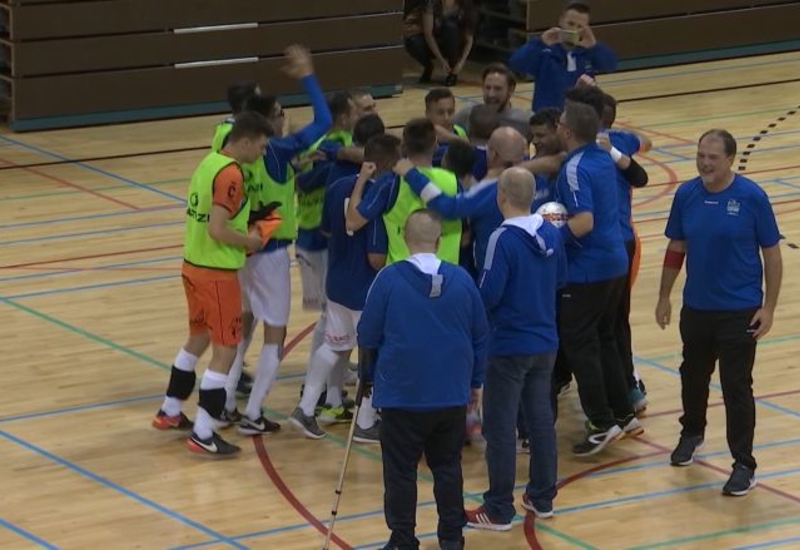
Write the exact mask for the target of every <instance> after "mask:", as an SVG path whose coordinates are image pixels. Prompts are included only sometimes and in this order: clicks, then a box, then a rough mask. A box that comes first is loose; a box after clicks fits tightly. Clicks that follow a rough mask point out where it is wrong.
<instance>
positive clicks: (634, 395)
mask: <svg viewBox="0 0 800 550" xmlns="http://www.w3.org/2000/svg"><path fill="white" fill-rule="evenodd" d="M628 399H629V400H630V402H631V407H633V412H635V413H636V416H639V415H640V414H642V413H644V412H645V411H646V410H647V397H645V395H644V393H643V392H642V390H640V389H639V387H638V386H637V387H635V388H631V389H630V390H629V391H628Z"/></svg>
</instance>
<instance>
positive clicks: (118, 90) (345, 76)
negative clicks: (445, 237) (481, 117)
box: [13, 47, 405, 119]
mask: <svg viewBox="0 0 800 550" xmlns="http://www.w3.org/2000/svg"><path fill="white" fill-rule="evenodd" d="M404 55H405V53H404V51H403V49H402V47H392V48H379V49H364V50H355V51H350V52H337V53H326V54H319V55H315V56H314V65H315V68H316V71H317V75H318V77H319V79H320V82H321V84H322V86H323V89H326V90H334V89H341V88H351V87H356V86H389V85H394V84H397V82H398V70H397V69H398V67H401V66H402V64H403V60H404ZM282 64H283V60H281V59H279V58H273V59H264V60H261V61H259V62H257V63H252V64H246V65H218V66H211V67H193V68H187V69H176V68H173V67H163V68H154V69H143V70H127V71H113V72H112V71H108V72H97V73H84V74H74V75H59V76H47V77H34V78H21V79H17V80H15V82H14V90H13V93H14V97H15V100H14V110H13V116H14V117H15V118H19V119H22V118H36V117H45V116H48V117H54V116H66V115H81V114H87V113H94V112H102V111H113V110H120V109H146V108H158V107H165V106H173V105H180V104H197V103H212V102H219V101H220V99H221V98H223V97H224V94H225V90H226V89H227V87H228V85H229V84H230V83H231V82H234V81H236V80H240V79H241V78H242V72H243V67H246V74H247V75H248V77H250V78H253V79H254V80H256V81H257V82H259V83H260V84H261V86H262V89H263V91H264V93H270V94H276V95H282V94H294V93H300V92H301V91H302V90H301V88H300V86H299V84H298V83H297V82H295V81H294V80H292V79H291V78H289V77H288V76H286V75H284V74H283V73H282V72H281V70H280V67H281V65H282ZM365 67H368V68H369V69H368V70H364V68H365Z"/></svg>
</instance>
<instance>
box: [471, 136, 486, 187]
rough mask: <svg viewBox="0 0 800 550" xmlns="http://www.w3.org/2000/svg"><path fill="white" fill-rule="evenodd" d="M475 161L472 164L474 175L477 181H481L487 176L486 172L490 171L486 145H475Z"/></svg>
mask: <svg viewBox="0 0 800 550" xmlns="http://www.w3.org/2000/svg"><path fill="white" fill-rule="evenodd" d="M473 149H474V150H475V163H474V164H473V165H472V177H474V178H475V180H477V181H481V180H482V179H483V178H485V177H486V172H488V171H489V161H488V160H487V159H486V146H485V145H475V146H474V147H473Z"/></svg>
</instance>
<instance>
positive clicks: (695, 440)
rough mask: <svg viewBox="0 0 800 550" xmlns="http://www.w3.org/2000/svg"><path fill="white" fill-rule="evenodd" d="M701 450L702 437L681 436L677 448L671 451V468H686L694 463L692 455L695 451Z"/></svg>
mask: <svg viewBox="0 0 800 550" xmlns="http://www.w3.org/2000/svg"><path fill="white" fill-rule="evenodd" d="M702 448H703V436H702V435H695V436H685V435H682V436H681V439H680V441H678V446H677V447H675V450H674V451H672V456H670V458H669V461H670V464H672V465H673V466H688V465H689V464H691V463H692V462H694V455H695V453H696V452H697V451H699V450H700V449H702Z"/></svg>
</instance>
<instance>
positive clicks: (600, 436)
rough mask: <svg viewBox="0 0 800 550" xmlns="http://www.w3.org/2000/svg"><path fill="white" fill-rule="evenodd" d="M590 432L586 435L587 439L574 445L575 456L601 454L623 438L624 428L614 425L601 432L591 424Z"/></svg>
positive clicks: (573, 452)
mask: <svg viewBox="0 0 800 550" xmlns="http://www.w3.org/2000/svg"><path fill="white" fill-rule="evenodd" d="M589 428H590V429H589V430H588V432H587V433H586V439H584V440H583V441H581V442H580V443H577V444H575V445H573V447H572V454H574V455H575V456H591V455H593V454H596V453H599V452H600V451H602V450H603V449H605V448H606V446H608V444H609V443H612V442H614V441H616V440H617V439H619V438H620V437H621V436H622V428H620V427H619V426H617V425H616V424H614V425H613V426H611V427H610V428H608V429H607V430H601V429H600V428H596V427H595V426H593V425H591V424H589Z"/></svg>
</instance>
